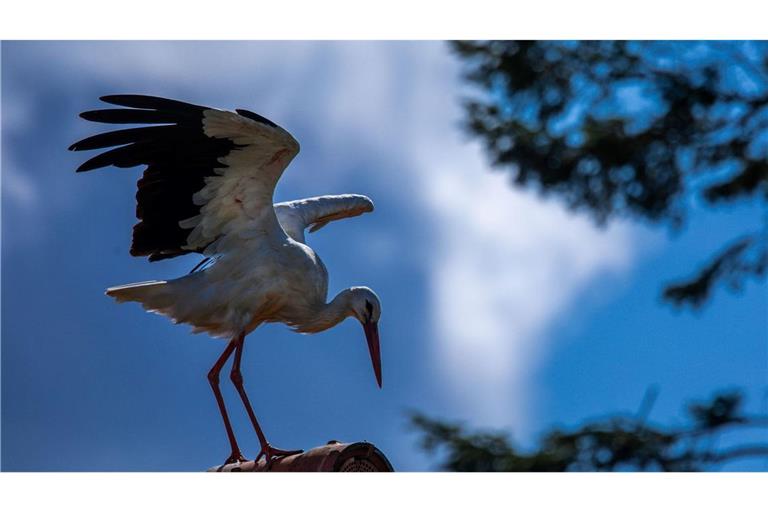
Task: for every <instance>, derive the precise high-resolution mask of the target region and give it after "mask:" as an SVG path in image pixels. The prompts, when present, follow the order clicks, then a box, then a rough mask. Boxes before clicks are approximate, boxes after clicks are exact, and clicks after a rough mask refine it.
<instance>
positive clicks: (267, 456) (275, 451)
mask: <svg viewBox="0 0 768 512" xmlns="http://www.w3.org/2000/svg"><path fill="white" fill-rule="evenodd" d="M303 452H304V450H281V449H280V448H275V447H273V446H272V445H270V444H266V445H264V446H262V447H261V451H260V452H259V454H258V455H257V456H256V459H255V460H254V462H259V459H261V458H262V457H264V461H265V462H266V463H267V469H269V467H270V466H271V465H272V463H273V462H274V461H275V460H277V459H279V458H282V457H288V456H289V455H296V454H299V453H303Z"/></svg>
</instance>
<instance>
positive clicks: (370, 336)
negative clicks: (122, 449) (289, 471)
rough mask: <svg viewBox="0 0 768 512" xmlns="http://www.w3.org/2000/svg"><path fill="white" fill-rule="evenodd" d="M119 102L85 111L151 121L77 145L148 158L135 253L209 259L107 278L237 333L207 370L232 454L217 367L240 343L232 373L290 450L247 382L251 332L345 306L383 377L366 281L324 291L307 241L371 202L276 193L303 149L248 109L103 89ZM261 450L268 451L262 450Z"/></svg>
mask: <svg viewBox="0 0 768 512" xmlns="http://www.w3.org/2000/svg"><path fill="white" fill-rule="evenodd" d="M102 100H104V101H106V102H108V103H112V104H116V105H120V106H123V107H129V108H121V109H104V110H96V111H89V112H84V113H83V114H81V116H82V117H84V118H85V119H88V120H91V121H96V122H107V123H128V124H153V125H154V126H149V127H146V126H144V127H140V128H129V129H126V130H117V131H113V132H108V133H103V134H99V135H95V136H93V137H89V138H87V139H85V140H83V141H80V142H78V143H75V144H73V145H72V147H71V148H70V149H73V150H86V149H99V148H107V147H112V146H117V147H116V148H115V149H112V150H109V151H106V152H104V153H102V154H100V155H97V156H96V157H94V158H92V159H91V160H89V161H87V162H86V163H84V164H83V165H82V166H81V167H80V168H79V169H78V171H88V170H92V169H96V168H100V167H105V166H108V165H115V166H117V167H131V166H135V165H140V164H145V165H147V168H146V170H145V172H144V176H143V177H142V179H141V180H140V181H139V183H138V185H139V187H138V189H139V190H138V192H137V216H138V217H139V219H140V222H139V223H138V224H137V225H136V226H135V227H134V236H133V244H132V247H131V253H132V254H133V255H140V256H149V258H150V261H153V260H157V259H162V258H168V257H174V256H178V255H180V254H186V253H189V252H198V253H201V254H203V255H204V256H205V257H206V258H207V259H209V260H210V261H212V264H210V265H207V266H203V267H201V269H200V270H198V271H194V272H192V273H190V274H189V275H186V276H183V277H180V278H178V279H171V280H164V281H150V282H143V283H135V284H129V285H124V286H116V287H112V288H109V289H108V290H107V294H108V295H110V296H111V297H114V298H115V299H116V300H117V301H118V302H125V301H135V302H139V303H141V304H142V306H143V307H144V308H146V309H147V310H148V311H152V312H156V313H160V314H162V315H165V316H167V317H169V318H171V319H172V320H173V321H175V322H177V323H186V324H189V325H191V326H192V327H193V330H194V332H207V333H209V334H211V335H212V336H216V337H223V338H228V339H230V340H231V341H230V343H229V344H228V345H227V348H226V350H225V351H224V353H223V354H222V356H221V357H220V358H219V361H217V363H216V365H214V368H213V369H212V370H211V373H210V374H209V379H211V384H212V386H213V388H214V394H215V395H216V398H217V401H218V402H219V407H220V409H221V413H222V417H223V419H224V423H225V427H226V429H227V434H228V437H229V439H230V444H231V448H232V454H231V455H230V457H229V458H228V459H227V461H229V462H231V461H236V460H242V459H243V457H242V455H241V454H240V452H239V448H238V447H237V443H236V441H235V439H234V434H233V433H232V429H231V425H230V423H229V419H228V416H227V413H226V409H225V408H224V405H223V400H222V399H221V394H220V392H219V389H218V373H219V371H220V370H221V367H222V366H223V364H224V363H225V362H226V360H227V359H228V358H229V356H230V355H231V354H232V353H233V352H234V353H235V363H234V365H233V370H232V380H233V382H234V383H235V386H236V387H238V391H239V392H240V393H241V398H242V399H243V403H244V405H245V407H246V409H247V411H248V413H249V415H250V416H251V420H252V422H253V424H254V428H255V429H256V432H257V434H258V436H259V440H260V442H261V444H262V454H264V455H265V456H266V457H267V458H268V459H271V458H272V457H274V456H279V455H285V454H287V453H292V452H285V451H281V450H277V449H275V448H272V447H271V446H270V445H269V444H268V443H267V441H266V438H264V436H263V433H262V432H261V429H260V427H259V425H258V422H257V421H256V418H255V415H253V412H252V410H251V407H250V403H249V402H248V399H247V396H246V395H245V392H244V390H243V388H242V378H241V377H239V375H240V372H239V364H240V355H241V353H242V346H243V340H244V338H245V336H246V335H247V334H248V333H250V332H251V331H253V330H254V329H256V328H257V327H258V326H259V325H261V324H262V323H265V322H282V323H284V324H286V325H288V326H290V327H292V328H293V329H295V330H296V331H299V332H307V333H311V332H318V331H322V330H325V329H328V328H330V327H332V326H334V325H336V324H337V323H339V322H341V321H342V320H344V319H345V318H347V317H350V316H352V317H355V318H357V319H358V320H359V321H360V322H361V324H363V327H364V330H365V333H366V338H367V341H368V346H369V350H370V355H371V358H372V362H373V366H374V371H375V373H376V378H377V382H378V383H379V385H381V366H380V355H379V339H378V329H377V323H378V320H379V317H380V314H381V306H380V303H379V300H378V297H377V296H376V294H375V293H374V292H373V291H372V290H370V289H369V288H366V287H352V288H348V289H346V290H343V291H342V292H340V293H339V294H338V295H336V297H335V298H334V299H333V300H332V301H331V302H327V293H328V273H327V270H326V268H325V265H324V264H323V262H322V261H321V260H320V258H319V257H318V256H317V254H315V252H314V251H313V250H312V249H311V248H310V247H309V246H308V245H306V243H305V230H307V229H308V228H309V229H310V232H312V231H315V230H317V229H320V228H322V227H323V226H325V225H326V224H328V223H329V222H332V221H334V220H339V219H343V218H347V217H353V216H357V215H361V214H362V213H365V212H370V211H373V203H372V202H371V200H370V199H368V198H367V197H365V196H361V195H351V194H346V195H336V196H322V197H313V198H308V199H302V200H297V201H290V202H284V203H278V204H273V199H272V198H273V194H274V189H275V186H276V184H277V182H278V180H279V179H280V176H281V175H282V173H283V171H284V170H285V168H286V167H287V166H288V164H289V163H290V162H291V160H293V158H294V157H295V156H296V155H297V154H298V152H299V144H298V142H296V140H295V139H294V138H293V137H292V136H291V135H290V134H289V133H288V132H287V131H285V130H284V129H282V128H281V127H279V126H277V125H276V124H275V123H273V122H271V121H269V120H268V119H266V118H264V117H262V116H260V115H258V114H254V113H252V112H248V111H246V110H237V111H236V113H235V112H228V111H222V110H217V109H212V108H208V107H201V106H197V105H191V104H188V103H182V102H178V101H175V100H168V99H164V98H156V97H151V96H140V95H118V96H106V97H103V98H102ZM260 456H261V454H260Z"/></svg>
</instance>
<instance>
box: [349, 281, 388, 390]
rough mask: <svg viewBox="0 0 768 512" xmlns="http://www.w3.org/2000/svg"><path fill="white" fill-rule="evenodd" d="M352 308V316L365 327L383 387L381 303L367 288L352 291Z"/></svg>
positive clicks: (375, 367)
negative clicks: (380, 328)
mask: <svg viewBox="0 0 768 512" xmlns="http://www.w3.org/2000/svg"><path fill="white" fill-rule="evenodd" d="M350 308H351V313H352V316H354V317H355V318H357V319H358V320H359V321H360V323H361V324H362V325H363V330H364V331H365V339H366V341H367V342H368V351H369V352H370V354H371V363H373V372H374V373H375V374H376V382H377V383H378V385H379V387H381V350H380V348H379V317H380V316H381V302H379V298H378V297H377V296H376V294H375V293H373V290H371V289H370V288H366V287H365V286H359V287H354V288H351V289H350Z"/></svg>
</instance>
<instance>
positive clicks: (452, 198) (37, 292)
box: [2, 42, 768, 471]
mask: <svg viewBox="0 0 768 512" xmlns="http://www.w3.org/2000/svg"><path fill="white" fill-rule="evenodd" d="M124 92H135V93H145V94H155V95H159V96H167V97H172V98H178V99H182V100H186V101H191V102H195V103H200V104H206V105H211V106H217V107H222V108H228V109H233V108H246V109H249V110H253V111H255V112H259V113H261V114H263V115H265V116H267V117H268V118H270V119H272V120H274V121H276V122H277V123H279V124H280V125H282V126H283V127H285V128H286V129H288V130H290V131H291V133H293V134H294V136H295V137H296V139H297V140H299V141H300V143H301V145H302V152H301V153H300V154H299V156H298V157H297V158H296V160H294V162H293V163H292V164H291V167H290V168H289V169H288V170H287V171H286V173H285V174H284V177H283V180H282V181H281V183H280V184H279V186H278V190H277V193H276V200H277V201H282V200H289V199H295V198H300V197H306V196H312V195H318V194H326V193H347V192H349V193H362V194H366V195H368V196H370V197H371V198H372V199H373V200H374V202H375V204H376V211H375V212H374V213H373V214H370V215H365V216H362V217H358V218H355V219H350V220H347V221H344V222H339V223H334V224H333V225H331V226H329V227H327V228H326V229H324V230H322V231H321V232H319V233H317V234H314V235H310V237H309V239H308V241H309V243H310V245H312V247H313V248H314V249H315V250H316V251H317V252H318V253H319V254H320V256H321V257H322V258H323V260H324V261H325V263H326V265H327V267H328V269H329V273H330V291H331V294H335V293H336V292H337V291H339V290H340V289H342V288H345V287H348V286H351V285H367V286H370V287H371V288H373V289H374V290H376V292H377V293H378V294H379V296H380V297H381V299H382V303H383V315H382V321H381V336H382V358H383V370H384V388H383V390H378V389H377V388H376V385H375V381H374V378H373V375H372V372H371V369H370V362H369V361H368V359H367V358H368V355H367V349H366V347H365V343H364V338H363V333H362V330H361V329H360V327H359V326H358V325H355V324H354V323H353V322H352V321H347V322H345V323H343V324H341V325H339V326H338V327H336V328H335V329H333V330H331V331H328V332H325V333H321V334H318V335H314V336H301V335H297V334H294V333H291V332H290V331H288V329H286V328H285V327H282V326H278V325H269V326H265V327H263V328H260V329H259V330H257V331H256V332H254V333H253V334H251V335H250V337H249V338H248V339H247V341H246V348H245V355H244V362H243V373H244V377H245V383H246V387H247V389H248V390H249V393H250V396H251V400H252V402H253V403H254V406H255V409H256V413H257V415H259V418H260V420H261V422H262V426H263V427H264V429H265V431H266V433H267V436H268V437H269V438H270V440H271V441H272V442H273V443H274V444H275V445H277V446H279V447H282V448H297V447H301V448H309V447H312V446H316V445H319V444H322V443H324V442H326V441H327V440H329V439H341V440H347V441H354V440H362V439H367V440H369V441H372V442H374V443H375V444H377V445H378V446H379V447H380V448H381V449H382V450H383V451H384V452H385V453H386V454H387V455H388V456H389V457H390V459H391V461H392V463H393V464H394V465H395V467H396V468H397V469H401V470H427V469H430V468H432V467H434V461H432V460H431V459H430V458H428V457H427V456H425V455H424V454H422V453H421V452H419V450H418V449H416V437H415V436H414V434H413V432H410V431H408V430H407V428H406V426H407V421H406V415H405V413H406V412H407V411H408V410H412V409H415V410H419V411H422V412H425V413H427V414H430V415H434V416H437V417H441V418H446V419H458V420H463V421H466V422H467V423H468V424H469V425H473V426H492V427H504V428H509V429H511V430H512V432H513V435H514V436H515V438H516V439H518V440H520V441H521V442H522V443H530V442H531V441H532V440H534V439H535V438H536V435H537V434H538V433H540V432H542V431H543V430H545V429H547V428H548V427H550V426H552V425H553V424H559V425H576V424H578V423H579V422H580V421H581V420H583V419H584V418H587V417H594V416H598V415H602V414H606V413H610V412H616V411H634V410H635V409H636V408H637V407H638V406H639V404H640V401H641V399H642V396H643V393H644V392H645V390H646V389H647V388H648V387H649V386H650V385H655V386H658V388H659V390H660V395H659V398H658V400H657V403H656V405H655V407H654V409H653V413H652V415H651V419H652V420H655V421H660V422H662V421H666V422H680V421H682V417H681V414H680V413H681V411H682V407H683V405H684V404H685V403H686V401H688V400H691V399H697V398H706V397H708V396H710V395H711V393H712V392H713V391H715V390H719V389H729V388H733V387H738V388H743V389H744V390H745V391H746V392H747V394H748V397H749V402H748V403H749V407H750V409H751V410H753V411H755V412H763V413H764V412H766V390H767V386H766V384H768V382H766V375H768V348H766V339H768V332H767V331H768V326H767V325H766V309H767V306H768V300H767V298H766V296H767V294H766V287H765V284H764V283H754V282H753V283H750V284H749V285H748V286H747V288H746V289H745V290H744V291H743V293H741V294H728V293H722V292H721V293H718V294H717V295H716V296H715V298H714V300H713V301H711V303H710V304H708V305H707V306H706V307H705V308H704V309H703V310H702V311H700V312H697V313H689V312H677V311H675V310H673V309H672V308H671V307H669V306H667V305H664V304H662V303H661V302H660V301H659V291H660V287H661V285H662V284H663V283H664V282H666V281H668V280H671V279H674V278H677V277H680V276H681V275H687V274H688V273H689V272H691V270H692V269H693V268H695V266H696V265H697V264H698V263H700V262H701V261H702V260H703V259H704V258H706V257H707V256H708V255H710V254H711V253H712V252H713V251H714V250H716V249H717V248H719V247H720V246H721V245H722V244H723V243H724V242H726V241H728V240H730V239H731V238H732V237H734V236H735V235H736V234H737V233H739V232H741V231H742V230H743V231H746V230H748V229H749V228H753V229H756V228H758V227H759V225H760V222H761V215H762V214H763V212H760V211H758V210H757V209H755V208H748V207H743V208H731V209H721V210H717V211H716V212H706V211H702V212H697V214H696V215H695V216H693V217H692V219H691V222H689V224H688V225H687V226H686V229H685V230H684V231H683V232H682V233H681V234H680V235H679V236H671V235H670V234H669V233H666V232H665V231H664V230H663V229H652V228H650V227H648V226H641V225H637V224H634V223H631V222H616V223H613V224H611V225H609V226H608V228H607V229H604V230H600V229H597V228H596V227H595V226H594V225H593V224H592V223H591V222H590V221H589V219H587V218H585V217H582V216H579V215H574V214H572V213H570V212H568V211H565V210H564V209H563V208H562V206H561V205H560V204H559V203H558V202H556V201H553V200H547V201H544V200H541V199H540V198H538V197H536V196H535V195H532V194H530V193H526V192H522V191H519V190H516V189H513V188H511V187H509V186H508V178H507V177H506V176H505V175H504V174H500V173H496V172H493V171H491V170H490V169H489V168H488V165H487V162H486V160H485V159H484V157H483V155H482V153H481V151H480V150H479V147H478V146H477V144H475V143H474V142H472V141H469V140H468V139H467V138H466V137H465V136H464V135H463V134H462V133H461V131H460V130H459V128H458V124H459V120H460V115H461V110H460V106H459V102H458V100H459V97H460V94H461V93H462V92H463V85H462V84H461V81H460V80H459V68H458V65H457V63H456V62H455V60H454V59H453V57H451V56H450V54H449V53H448V52H447V48H446V46H445V45H444V44H443V43H439V42H410V43H409V42H395V43H374V42H366V43H364V42H354V43H352V42H337V43H334V42H323V43H312V42H250V43H238V42H229V43H210V42H209V43H170V42H163V43H152V42H145V43H125V42H113V43H93V42H82V43H79V42H68V43H57V42H39V43H35V42H27V43H3V45H2V149H3V153H2V469H4V470H52V471H58V470H93V471H113V470H115V471H119V470H143V471H155V470H158V471H164V470H176V471H197V470H200V469H203V468H207V467H210V466H212V465H214V464H217V463H219V462H221V461H222V460H223V459H224V458H225V457H226V455H227V454H228V446H227V441H226V437H225V435H224V429H223V427H222V425H221V421H220V418H219V417H218V412H217V409H216V404H215V401H214V399H213V396H212V395H211V392H210V389H209V386H208V382H207V380H206V378H205V375H206V373H207V371H208V369H209V368H210V366H211V365H212V364H213V362H214V360H215V359H216V357H217V355H218V353H219V352H220V351H221V350H222V349H223V345H222V343H221V342H220V341H219V340H213V339H210V338H208V337H206V336H205V335H192V334H190V332H189V329H188V328H187V327H185V326H175V325H173V324H171V323H170V322H168V321H167V320H166V319H165V318H162V317H159V316H155V315H149V314H147V313H145V312H144V311H143V310H141V308H140V307H138V306H137V305H135V304H128V305H117V304H115V303H114V302H112V301H111V300H110V299H108V298H107V297H105V296H104V294H103V291H104V289H105V288H107V287H108V286H111V285H115V284H123V283H128V282H135V281H143V280H148V279H155V278H168V277H175V276H178V275H180V274H183V273H185V272H187V271H189V269H190V268H191V267H192V266H193V265H194V264H195V263H196V262H197V261H198V260H197V258H194V257H184V258H180V259H176V260H171V261H163V262H159V263H154V264H149V263H147V262H146V261H145V260H142V259H137V258H132V257H130V256H129V254H128V247H129V245H130V232H131V226H132V225H133V223H134V222H135V219H134V217H133V215H134V203H133V196H134V192H135V190H134V187H135V182H136V180H137V179H138V177H139V175H140V171H139V170H138V169H132V170H124V169H108V170H102V171H96V172H93V173H88V174H81V175H76V174H75V173H74V169H75V168H76V167H77V165H78V164H79V163H80V162H81V161H82V160H83V158H84V156H83V155H82V154H73V153H69V152H67V151H66V148H67V146H69V144H71V143H72V142H73V141H75V140H78V139H80V138H82V137H84V136H86V135H89V134H92V133H95V132H96V130H97V129H98V127H97V126H95V125H89V123H86V122H85V121H82V120H80V119H79V118H78V117H77V113H79V112H81V111H83V110H87V109H92V108H95V107H98V106H99V103H98V101H97V98H98V96H101V95H104V94H113V93H124ZM734 226H739V229H738V230H736V231H735V230H734ZM224 393H225V400H227V404H228V405H229V408H230V411H231V414H232V416H233V421H234V424H235V429H236V431H237V433H238V438H239V440H240V444H241V447H242V448H243V450H244V452H245V454H246V455H247V456H251V457H252V456H254V455H255V454H256V452H257V451H258V443H257V442H256V439H255V436H253V435H252V434H251V431H250V430H249V425H248V422H247V418H246V417H245V415H244V413H243V412H242V410H241V408H240V407H238V405H239V404H238V401H237V397H236V394H235V393H234V391H233V390H232V389H231V388H229V387H228V386H225V391H224ZM749 436H750V439H755V438H762V439H764V440H765V439H766V435H765V433H764V432H762V433H760V432H758V433H754V432H752V433H749ZM744 467H755V466H754V465H752V466H744ZM757 467H758V468H760V467H762V466H759V465H758V466H757Z"/></svg>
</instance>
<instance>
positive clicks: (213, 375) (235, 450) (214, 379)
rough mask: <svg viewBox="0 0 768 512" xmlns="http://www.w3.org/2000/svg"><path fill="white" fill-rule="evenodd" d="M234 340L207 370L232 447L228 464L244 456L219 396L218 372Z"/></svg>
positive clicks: (222, 400) (232, 347)
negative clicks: (209, 369)
mask: <svg viewBox="0 0 768 512" xmlns="http://www.w3.org/2000/svg"><path fill="white" fill-rule="evenodd" d="M235 345H236V340H232V341H231V342H229V343H228V344H227V348H225V349H224V352H222V353H221V356H219V358H218V359H217V360H216V364H214V365H213V368H211V371H209V372H208V382H210V383H211V387H212V388H213V394H214V395H215V396H216V403H218V404H219V411H220V412H221V418H222V419H223V420H224V428H226V429H227V437H228V438H229V445H230V446H231V448H232V453H231V454H230V455H229V458H227V460H226V461H225V462H224V464H230V463H232V462H242V461H244V460H245V457H243V455H242V454H241V453H240V448H239V447H238V446H237V439H235V433H234V431H233V430H232V424H231V423H230V422H229V416H228V415H227V408H226V406H225V405H224V397H223V396H221V389H219V373H221V368H222V367H223V366H224V364H225V363H226V362H227V359H229V356H231V355H232V351H233V350H234V349H235Z"/></svg>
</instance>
